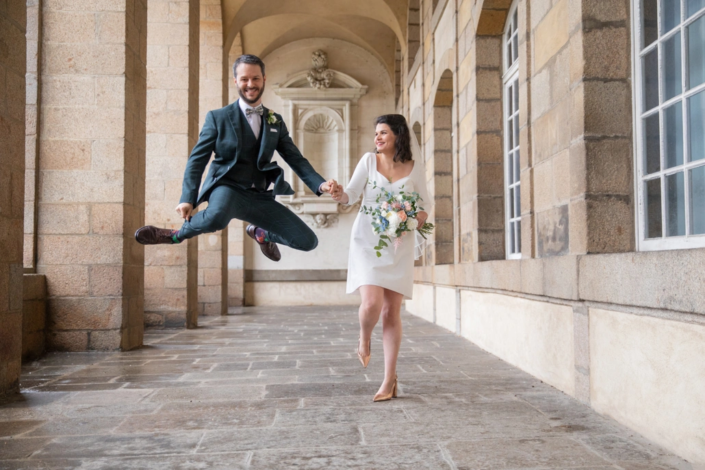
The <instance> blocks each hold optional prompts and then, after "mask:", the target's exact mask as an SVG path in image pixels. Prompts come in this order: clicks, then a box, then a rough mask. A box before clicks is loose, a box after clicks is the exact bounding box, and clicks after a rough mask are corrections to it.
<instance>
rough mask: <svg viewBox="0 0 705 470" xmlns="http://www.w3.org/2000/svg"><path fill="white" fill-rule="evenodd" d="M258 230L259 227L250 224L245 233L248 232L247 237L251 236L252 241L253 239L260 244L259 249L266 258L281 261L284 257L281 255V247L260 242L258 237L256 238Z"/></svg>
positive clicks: (271, 243) (272, 243)
mask: <svg viewBox="0 0 705 470" xmlns="http://www.w3.org/2000/svg"><path fill="white" fill-rule="evenodd" d="M256 229H257V227H255V226H254V225H252V224H250V225H248V226H247V228H246V229H245V231H246V232H247V235H249V236H250V238H251V239H253V240H254V241H256V242H257V243H259V248H260V250H262V253H263V254H264V256H266V257H267V258H269V259H271V260H272V261H279V260H280V259H282V255H281V253H279V247H278V246H277V244H276V243H274V242H264V241H263V242H260V241H259V240H257V237H256V236H255V230H256Z"/></svg>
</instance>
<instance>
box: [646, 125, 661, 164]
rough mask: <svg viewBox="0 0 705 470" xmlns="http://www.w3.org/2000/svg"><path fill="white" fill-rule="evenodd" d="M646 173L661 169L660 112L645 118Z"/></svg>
mask: <svg viewBox="0 0 705 470" xmlns="http://www.w3.org/2000/svg"><path fill="white" fill-rule="evenodd" d="M644 142H645V146H644V147H645V151H646V152H645V153H646V155H645V163H646V174H647V175H650V174H651V173H655V172H657V171H660V170H661V129H660V128H659V117H658V113H655V114H653V115H651V116H649V117H647V118H646V119H644Z"/></svg>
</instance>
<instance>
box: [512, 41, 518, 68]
mask: <svg viewBox="0 0 705 470" xmlns="http://www.w3.org/2000/svg"><path fill="white" fill-rule="evenodd" d="M512 51H513V52H514V55H513V56H512V64H513V63H514V62H516V60H517V58H518V57H519V35H518V34H515V35H514V36H513V37H512Z"/></svg>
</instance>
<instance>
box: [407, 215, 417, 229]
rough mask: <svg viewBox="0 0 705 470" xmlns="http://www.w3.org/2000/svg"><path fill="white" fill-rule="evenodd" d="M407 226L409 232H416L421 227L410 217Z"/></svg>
mask: <svg viewBox="0 0 705 470" xmlns="http://www.w3.org/2000/svg"><path fill="white" fill-rule="evenodd" d="M406 226H407V227H408V228H409V230H412V231H413V230H416V229H417V228H418V227H419V221H418V220H416V219H414V218H411V217H409V218H408V219H406Z"/></svg>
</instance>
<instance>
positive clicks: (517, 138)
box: [514, 114, 519, 147]
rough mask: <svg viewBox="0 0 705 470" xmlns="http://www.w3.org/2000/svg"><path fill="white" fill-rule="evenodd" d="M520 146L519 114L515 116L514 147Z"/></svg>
mask: <svg viewBox="0 0 705 470" xmlns="http://www.w3.org/2000/svg"><path fill="white" fill-rule="evenodd" d="M518 146H519V115H518V114H517V115H516V116H514V147H518Z"/></svg>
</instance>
